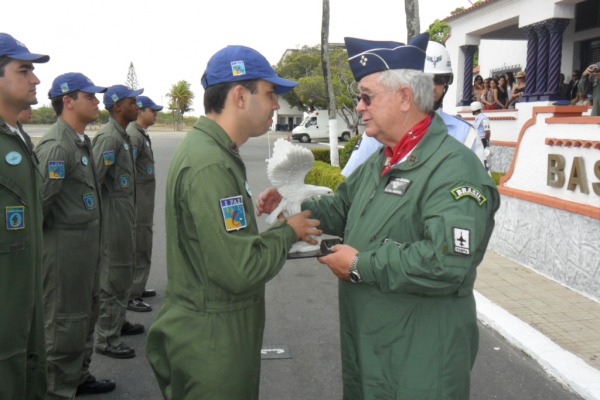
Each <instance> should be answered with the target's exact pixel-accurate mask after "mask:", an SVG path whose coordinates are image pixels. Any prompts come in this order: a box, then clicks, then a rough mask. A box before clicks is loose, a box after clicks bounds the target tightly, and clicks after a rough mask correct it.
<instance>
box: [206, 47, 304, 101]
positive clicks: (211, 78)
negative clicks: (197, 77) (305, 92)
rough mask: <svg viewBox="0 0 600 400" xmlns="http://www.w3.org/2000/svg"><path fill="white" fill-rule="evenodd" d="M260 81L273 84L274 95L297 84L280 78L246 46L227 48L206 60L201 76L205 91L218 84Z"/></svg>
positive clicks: (257, 53)
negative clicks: (206, 63)
mask: <svg viewBox="0 0 600 400" xmlns="http://www.w3.org/2000/svg"><path fill="white" fill-rule="evenodd" d="M253 79H262V80H265V81H267V82H271V83H273V84H275V92H276V93H286V92H289V91H290V90H292V89H293V88H294V87H295V86H296V85H298V82H295V81H291V80H289V79H284V78H281V77H279V76H278V75H277V73H276V72H275V70H274V69H273V67H272V66H271V64H269V62H268V61H267V59H266V58H265V57H264V56H263V55H262V54H260V53H259V52H258V51H256V50H254V49H251V48H250V47H246V46H227V47H225V48H223V49H221V50H219V51H217V52H216V53H215V54H214V55H213V56H212V57H211V58H210V60H208V65H207V66H206V71H204V74H203V75H202V80H201V81H202V87H203V88H204V89H206V88H207V87H209V86H213V85H216V84H219V83H225V82H236V81H246V80H253Z"/></svg>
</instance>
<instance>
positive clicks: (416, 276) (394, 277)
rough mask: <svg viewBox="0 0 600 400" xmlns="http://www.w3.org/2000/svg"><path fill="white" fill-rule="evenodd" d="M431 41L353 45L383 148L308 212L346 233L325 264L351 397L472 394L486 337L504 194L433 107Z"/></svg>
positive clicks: (371, 132) (369, 116)
mask: <svg viewBox="0 0 600 400" xmlns="http://www.w3.org/2000/svg"><path fill="white" fill-rule="evenodd" d="M427 39H428V35H427V34H424V35H418V36H416V37H415V38H413V39H412V40H411V42H409V43H408V45H403V44H402V43H397V42H387V43H385V42H372V41H368V40H362V39H355V38H346V39H345V41H346V48H347V49H348V55H349V56H350V58H349V63H350V68H351V69H352V72H353V74H354V77H355V79H356V81H357V82H358V88H359V90H360V101H359V103H358V106H357V111H359V112H360V113H361V114H362V117H363V121H365V126H366V130H365V132H366V134H367V135H368V136H374V137H376V138H377V140H378V141H380V142H381V143H383V145H384V148H383V149H381V150H380V151H378V152H376V153H375V154H373V155H372V156H371V157H370V158H368V159H367V161H366V162H365V163H363V164H362V165H360V166H359V167H358V168H357V169H356V170H355V171H354V172H353V173H352V174H350V176H349V177H348V178H347V179H346V180H345V181H344V182H342V183H341V184H340V186H338V190H337V192H336V193H335V195H334V196H323V197H321V198H319V199H314V200H309V201H307V202H305V203H303V205H302V208H303V209H308V210H311V211H313V213H314V215H315V216H316V217H317V218H318V219H319V220H320V221H321V226H320V227H321V228H322V229H323V231H324V232H326V233H329V234H334V235H337V236H342V237H344V244H343V245H336V246H333V248H332V250H333V253H332V254H329V255H327V256H325V257H321V258H320V261H321V262H323V263H326V264H327V265H328V267H329V268H330V269H331V270H332V272H333V273H334V274H335V275H336V276H337V277H338V278H339V305H340V340H341V350H342V377H343V384H344V399H346V400H374V399H396V400H433V399H436V400H437V399H468V398H469V387H470V370H471V368H472V366H473V363H474V362H475V356H476V354H477V347H478V342H479V340H478V331H477V315H476V312H475V299H474V297H473V284H474V281H475V276H476V267H477V265H478V264H479V263H480V262H481V260H482V258H483V255H484V253H485V250H486V246H487V244H488V241H489V238H490V236H491V233H492V229H493V227H494V213H495V212H496V210H497V209H498V207H499V194H498V191H497V189H496V185H495V184H494V182H493V181H492V179H491V178H490V177H489V176H488V174H487V172H486V170H485V168H482V166H481V161H479V159H478V158H477V157H476V156H475V154H474V153H473V152H472V151H471V150H469V149H468V148H467V147H466V146H464V145H463V144H462V143H460V142H459V141H457V140H455V139H454V138H452V137H451V136H450V135H448V131H447V129H446V125H445V124H444V121H443V120H442V118H441V117H440V116H439V115H438V114H436V113H434V112H433V91H432V90H431V76H430V75H428V74H425V73H423V72H422V71H423V64H424V61H425V49H426V47H427ZM276 203H277V193H276V191H274V190H269V191H267V192H265V193H263V195H261V197H260V203H259V212H271V211H272V210H273V209H274V208H272V207H273V205H274V204H276Z"/></svg>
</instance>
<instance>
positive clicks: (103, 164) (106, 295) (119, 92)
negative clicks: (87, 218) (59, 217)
mask: <svg viewBox="0 0 600 400" xmlns="http://www.w3.org/2000/svg"><path fill="white" fill-rule="evenodd" d="M142 92H143V89H139V90H133V89H129V88H128V87H127V86H124V85H115V86H111V87H109V88H108V90H107V91H106V93H104V97H103V102H104V107H105V108H106V109H107V110H108V111H109V112H110V119H109V121H108V124H106V125H104V126H103V127H102V128H101V129H100V131H99V132H98V134H97V135H96V137H94V142H93V145H94V162H95V163H96V168H97V170H98V178H99V182H100V184H101V192H102V236H103V245H102V254H101V263H100V265H101V266H100V316H99V318H98V322H97V324H96V351H97V352H99V353H101V354H104V355H107V356H109V357H113V358H132V357H135V350H134V349H132V348H131V347H129V346H128V345H127V344H125V342H123V340H122V339H121V335H122V334H123V335H131V334H140V333H143V332H144V327H143V326H142V325H140V324H131V323H130V322H128V321H126V320H125V312H126V309H127V302H128V300H129V289H130V287H131V279H132V275H133V268H134V257H135V166H134V161H133V150H132V148H131V141H130V140H129V135H127V132H126V131H125V129H126V128H127V125H129V123H130V122H131V121H135V119H136V118H137V113H138V109H139V107H138V105H137V102H136V96H138V95H140V94H142Z"/></svg>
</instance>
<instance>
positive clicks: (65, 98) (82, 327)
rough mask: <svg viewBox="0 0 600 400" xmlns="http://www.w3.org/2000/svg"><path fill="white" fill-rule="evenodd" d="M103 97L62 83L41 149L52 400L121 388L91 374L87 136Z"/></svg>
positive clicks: (95, 238) (93, 224)
mask: <svg viewBox="0 0 600 400" xmlns="http://www.w3.org/2000/svg"><path fill="white" fill-rule="evenodd" d="M105 91H106V88H105V87H101V86H96V85H94V83H93V82H92V81H91V80H90V79H89V78H88V77H86V76H85V75H83V74H81V73H78V72H68V73H66V74H62V75H59V76H57V77H56V78H55V79H54V81H53V82H52V87H51V88H50V92H49V93H48V97H49V98H50V100H51V103H52V108H54V111H55V112H56V115H57V116H58V119H57V121H56V123H55V124H54V125H52V126H51V127H50V129H49V130H48V131H47V132H46V133H45V134H44V136H43V137H42V139H41V141H40V142H39V143H38V145H37V147H36V149H35V152H36V154H37V156H38V158H39V160H40V166H41V167H40V169H41V171H42V177H43V182H44V184H43V190H42V192H43V211H44V310H45V317H46V351H47V354H48V393H47V394H46V400H50V399H72V398H74V397H75V394H84V393H92V394H93V393H105V392H109V391H111V390H113V389H114V388H115V383H114V382H113V381H110V380H103V379H100V380H96V378H95V377H94V376H93V375H91V374H90V372H89V366H90V362H91V360H92V352H93V350H94V347H93V345H94V326H95V324H96V320H97V319H98V308H99V302H98V295H99V290H100V289H99V276H100V248H101V242H100V220H101V218H100V217H101V213H100V185H99V183H98V175H97V173H96V170H95V165H94V157H93V155H92V143H91V141H90V139H89V138H88V137H87V136H86V135H85V128H86V126H87V125H88V124H89V123H90V122H93V121H95V120H96V119H98V113H99V111H98V104H99V103H100V101H99V100H98V99H97V98H96V93H103V92H105Z"/></svg>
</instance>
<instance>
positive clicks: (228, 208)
mask: <svg viewBox="0 0 600 400" xmlns="http://www.w3.org/2000/svg"><path fill="white" fill-rule="evenodd" d="M219 203H220V204H221V212H222V213H223V221H224V222H225V229H226V230H227V232H231V231H237V230H239V229H243V228H245V227H246V226H248V222H247V221H246V212H245V210H244V199H243V197H242V196H235V197H228V198H226V199H220V200H219Z"/></svg>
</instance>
